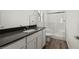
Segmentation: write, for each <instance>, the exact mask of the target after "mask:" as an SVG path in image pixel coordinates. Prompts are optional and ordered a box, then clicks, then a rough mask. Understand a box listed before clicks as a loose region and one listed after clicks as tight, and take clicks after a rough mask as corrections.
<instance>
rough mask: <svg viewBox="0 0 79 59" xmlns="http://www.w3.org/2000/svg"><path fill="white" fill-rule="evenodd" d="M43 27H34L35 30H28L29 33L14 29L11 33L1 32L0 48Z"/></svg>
mask: <svg viewBox="0 0 79 59" xmlns="http://www.w3.org/2000/svg"><path fill="white" fill-rule="evenodd" d="M43 29H45V27H37V28H36V29H35V31H33V32H30V33H27V32H23V31H15V32H11V33H6V34H2V35H0V48H1V47H3V46H6V45H8V44H12V43H13V42H15V41H18V40H20V39H22V38H24V37H27V36H29V35H32V34H33V33H36V32H38V31H41V30H43Z"/></svg>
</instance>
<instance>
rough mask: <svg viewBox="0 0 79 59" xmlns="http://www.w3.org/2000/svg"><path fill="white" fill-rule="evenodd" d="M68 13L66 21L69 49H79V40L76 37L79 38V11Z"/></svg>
mask: <svg viewBox="0 0 79 59" xmlns="http://www.w3.org/2000/svg"><path fill="white" fill-rule="evenodd" d="M66 12H67V21H66V40H67V43H68V46H69V48H79V40H77V39H76V38H75V36H77V35H78V36H79V33H78V32H79V30H78V28H79V25H78V24H79V11H78V10H70V11H66Z"/></svg>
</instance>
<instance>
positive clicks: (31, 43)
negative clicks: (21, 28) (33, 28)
mask: <svg viewBox="0 0 79 59" xmlns="http://www.w3.org/2000/svg"><path fill="white" fill-rule="evenodd" d="M36 37H37V35H36V33H35V34H32V35H30V36H28V37H27V49H36Z"/></svg>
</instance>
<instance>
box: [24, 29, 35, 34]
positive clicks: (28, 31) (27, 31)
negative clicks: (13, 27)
mask: <svg viewBox="0 0 79 59" xmlns="http://www.w3.org/2000/svg"><path fill="white" fill-rule="evenodd" d="M34 31H36V30H35V29H30V30H25V31H23V32H26V33H30V32H34Z"/></svg>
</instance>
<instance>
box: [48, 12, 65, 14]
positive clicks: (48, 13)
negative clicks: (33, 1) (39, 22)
mask: <svg viewBox="0 0 79 59" xmlns="http://www.w3.org/2000/svg"><path fill="white" fill-rule="evenodd" d="M60 13H65V12H53V13H48V14H60Z"/></svg>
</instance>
